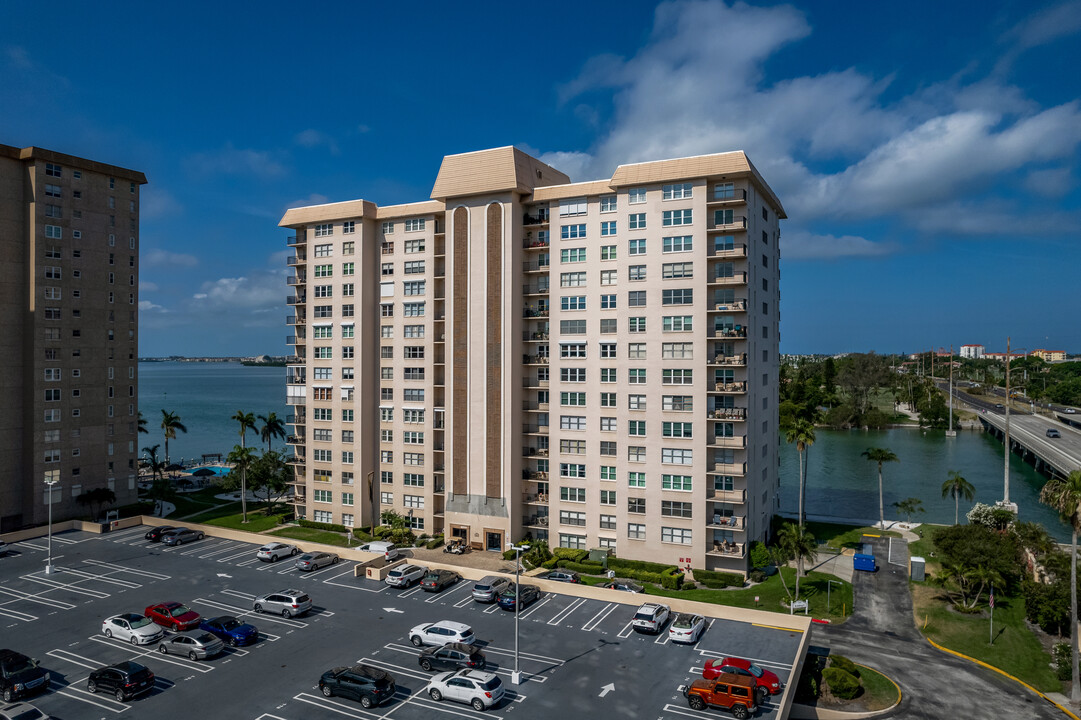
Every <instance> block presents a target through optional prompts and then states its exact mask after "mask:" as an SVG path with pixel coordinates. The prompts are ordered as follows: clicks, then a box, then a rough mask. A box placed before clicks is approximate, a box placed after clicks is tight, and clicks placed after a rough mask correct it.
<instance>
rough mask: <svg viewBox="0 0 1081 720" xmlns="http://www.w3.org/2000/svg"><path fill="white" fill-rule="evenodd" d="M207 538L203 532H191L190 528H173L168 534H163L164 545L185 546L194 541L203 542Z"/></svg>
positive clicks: (162, 542) (162, 541)
mask: <svg viewBox="0 0 1081 720" xmlns="http://www.w3.org/2000/svg"><path fill="white" fill-rule="evenodd" d="M203 537H205V536H204V535H203V533H202V531H201V530H191V529H189V528H173V529H172V530H170V531H169V532H167V533H163V534H162V536H161V544H162V545H183V544H184V543H190V542H192V541H193V540H202V539H203Z"/></svg>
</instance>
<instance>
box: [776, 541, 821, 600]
mask: <svg viewBox="0 0 1081 720" xmlns="http://www.w3.org/2000/svg"><path fill="white" fill-rule="evenodd" d="M777 544H778V545H780V547H781V548H782V550H783V552H784V553H785V555H787V556H788V557H790V558H793V559H794V560H795V561H796V594H795V599H796V600H799V579H800V577H802V576H803V563H804V561H805V560H809V561H811V562H814V560H815V559H816V558H817V557H818V543H816V542H815V538H814V535H812V534H811V533H809V532H807V531H806V530H804V529H803V528H802V527H800V526H799V525H793V524H792V523H785V524H784V525H782V526H781V529H780V530H778V531H777ZM778 572H779V570H778Z"/></svg>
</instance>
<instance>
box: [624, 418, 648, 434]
mask: <svg viewBox="0 0 1081 720" xmlns="http://www.w3.org/2000/svg"><path fill="white" fill-rule="evenodd" d="M627 434H628V435H630V436H631V437H645V436H646V421H645V420H629V421H628V427H627Z"/></svg>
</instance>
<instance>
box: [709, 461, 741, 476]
mask: <svg viewBox="0 0 1081 720" xmlns="http://www.w3.org/2000/svg"><path fill="white" fill-rule="evenodd" d="M712 472H715V473H722V474H724V475H746V474H747V463H745V462H744V463H726V462H715V463H713V470H712Z"/></svg>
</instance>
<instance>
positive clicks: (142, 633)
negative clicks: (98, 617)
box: [101, 613, 165, 645]
mask: <svg viewBox="0 0 1081 720" xmlns="http://www.w3.org/2000/svg"><path fill="white" fill-rule="evenodd" d="M101 632H102V634H103V635H104V636H105V637H107V638H112V637H115V638H116V639H117V640H123V641H124V642H130V643H131V644H132V645H149V644H150V643H154V642H157V641H158V640H161V639H162V638H163V637H165V630H164V629H162V627H161V625H158V624H157V623H155V622H154V621H153V620H151V619H150V618H148V617H144V616H142V615H139V614H138V613H124V614H122V615H113V616H112V617H111V618H105V621H104V622H103V623H102V624H101Z"/></svg>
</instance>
